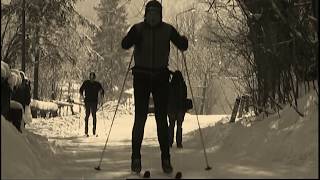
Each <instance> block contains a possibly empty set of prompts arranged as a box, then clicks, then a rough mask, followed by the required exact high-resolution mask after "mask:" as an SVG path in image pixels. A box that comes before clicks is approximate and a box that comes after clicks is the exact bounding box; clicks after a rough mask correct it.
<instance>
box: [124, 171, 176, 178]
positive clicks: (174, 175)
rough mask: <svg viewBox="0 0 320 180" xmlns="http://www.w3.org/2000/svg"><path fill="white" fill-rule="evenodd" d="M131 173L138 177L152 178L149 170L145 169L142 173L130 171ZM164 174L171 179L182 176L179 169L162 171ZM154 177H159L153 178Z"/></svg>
mask: <svg viewBox="0 0 320 180" xmlns="http://www.w3.org/2000/svg"><path fill="white" fill-rule="evenodd" d="M131 174H134V175H137V176H138V178H139V179H154V178H152V175H151V173H150V171H148V170H146V171H145V172H144V173H136V172H131ZM164 175H165V176H167V177H169V178H171V179H181V178H182V173H181V172H180V171H178V172H176V173H170V174H167V173H164ZM127 179H136V178H127ZM155 179H161V177H158V178H155Z"/></svg>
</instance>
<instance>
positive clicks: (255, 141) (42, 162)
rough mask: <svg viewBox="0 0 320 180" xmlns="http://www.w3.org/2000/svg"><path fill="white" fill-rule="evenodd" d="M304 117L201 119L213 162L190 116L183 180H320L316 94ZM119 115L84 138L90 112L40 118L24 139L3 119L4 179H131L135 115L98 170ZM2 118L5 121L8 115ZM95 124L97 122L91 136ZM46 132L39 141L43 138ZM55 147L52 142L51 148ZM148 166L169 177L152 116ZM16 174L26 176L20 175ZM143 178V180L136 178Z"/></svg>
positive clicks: (176, 157) (123, 124)
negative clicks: (164, 172) (208, 167)
mask: <svg viewBox="0 0 320 180" xmlns="http://www.w3.org/2000/svg"><path fill="white" fill-rule="evenodd" d="M298 103H299V111H300V112H302V113H303V114H304V116H303V117H301V116H299V115H298V114H297V113H296V111H295V110H294V109H293V108H292V107H290V106H289V105H287V106H285V107H284V108H283V109H282V110H281V111H280V112H279V114H277V113H276V114H273V115H270V116H269V117H266V116H264V115H263V114H261V115H260V116H258V117H248V118H244V119H242V120H239V119H238V120H236V122H235V123H227V122H228V120H229V116H226V115H205V116H199V121H200V125H201V127H202V132H203V135H204V141H205V145H206V152H207V154H208V160H209V165H210V166H211V167H212V170H210V171H205V170H204V169H205V167H206V164H205V161H204V154H203V149H202V146H201V141H200V137H199V131H198V126H197V121H196V117H195V116H194V115H190V114H187V115H186V118H185V122H184V124H183V146H184V148H183V149H177V148H176V145H175V144H174V146H173V148H172V149H171V161H172V165H173V167H174V171H175V172H177V171H181V172H182V173H183V178H211V179H212V178H317V177H318V176H319V174H318V173H319V171H318V167H319V162H318V159H319V154H318V152H319V149H318V147H319V143H318V140H319V129H318V124H319V120H318V119H319V111H318V96H317V94H316V93H315V92H310V93H308V94H306V95H305V96H303V97H302V98H300V99H299V101H298ZM113 113H114V112H113V111H112V110H108V109H105V110H104V111H99V112H98V113H97V118H98V122H97V133H98V134H99V137H93V136H90V137H89V138H87V137H84V120H83V114H80V115H75V116H65V117H57V118H50V119H34V120H33V122H32V123H31V124H30V125H28V126H27V127H26V129H27V131H25V133H23V134H20V133H18V132H17V131H16V129H15V128H14V127H13V126H12V124H10V123H9V122H7V121H6V120H2V121H1V130H2V131H1V145H2V146H1V155H2V157H4V158H1V164H2V166H1V172H4V173H3V174H4V175H1V177H3V178H22V177H24V179H25V178H44V179H52V178H53V179H74V178H75V179H125V178H127V177H132V175H131V173H130V164H131V162H130V159H131V131H132V126H133V115H132V114H130V113H127V112H123V111H120V112H119V114H118V115H117V117H116V119H115V121H114V125H113V128H112V131H111V135H110V139H109V143H108V146H107V149H106V151H105V154H104V158H103V162H102V165H101V171H96V170H95V169H94V167H96V166H97V165H98V163H99V158H100V155H101V152H102V150H103V147H104V144H105V140H106V134H107V132H108V130H109V127H110V125H111V117H112V116H113ZM1 118H2V117H1ZM91 131H92V120H91V117H90V121H89V134H90V135H92V134H91ZM36 134H39V135H36ZM48 141H49V142H50V143H48ZM141 153H142V168H143V170H150V171H151V174H152V177H155V178H157V177H158V178H169V177H168V176H165V175H164V174H163V173H162V172H161V160H160V149H159V145H158V141H157V131H156V122H155V119H154V116H152V115H151V116H148V120H147V122H146V126H145V133H144V140H143V145H142V149H141ZM16 171H19V172H20V173H19V174H17V173H16ZM133 177H135V176H133Z"/></svg>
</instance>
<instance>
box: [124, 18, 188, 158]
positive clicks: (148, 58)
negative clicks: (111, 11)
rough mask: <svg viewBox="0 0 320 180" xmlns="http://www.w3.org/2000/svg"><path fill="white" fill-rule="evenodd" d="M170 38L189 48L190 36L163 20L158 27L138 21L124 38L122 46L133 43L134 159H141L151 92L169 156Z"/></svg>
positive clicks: (160, 138)
mask: <svg viewBox="0 0 320 180" xmlns="http://www.w3.org/2000/svg"><path fill="white" fill-rule="evenodd" d="M170 41H171V42H173V44H175V45H176V46H177V47H178V48H179V49H180V50H186V49H187V48H188V40H187V38H185V37H183V36H180V35H179V33H178V32H177V31H176V29H175V28H174V27H173V26H171V25H169V24H167V23H164V22H161V23H160V24H158V25H157V26H155V27H151V26H149V25H148V24H147V23H146V22H141V23H138V24H135V25H134V26H133V27H131V29H130V31H129V32H128V34H127V36H125V37H124V39H123V40H122V48H124V49H129V48H130V47H132V46H134V61H135V66H134V67H133V69H132V74H133V88H134V102H135V117H134V126H133V129H132V156H131V158H132V159H141V154H140V149H141V143H142V140H143V134H144V126H145V122H146V120H147V114H148V104H149V96H150V93H152V96H153V100H154V108H155V118H156V123H157V133H158V141H159V144H160V149H161V158H162V159H170V152H169V142H168V139H169V137H168V122H167V103H168V89H169V75H170V74H169V69H168V61H169V52H170Z"/></svg>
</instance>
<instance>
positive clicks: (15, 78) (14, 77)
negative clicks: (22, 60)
mask: <svg viewBox="0 0 320 180" xmlns="http://www.w3.org/2000/svg"><path fill="white" fill-rule="evenodd" d="M8 83H9V86H10V88H11V89H13V88H14V87H16V86H19V85H20V84H21V83H22V79H21V76H20V71H19V70H17V69H11V72H10V75H9V77H8Z"/></svg>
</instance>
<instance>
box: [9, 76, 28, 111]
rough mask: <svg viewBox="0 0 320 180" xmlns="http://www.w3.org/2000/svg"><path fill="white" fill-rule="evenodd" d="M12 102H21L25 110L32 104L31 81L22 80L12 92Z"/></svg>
mask: <svg viewBox="0 0 320 180" xmlns="http://www.w3.org/2000/svg"><path fill="white" fill-rule="evenodd" d="M11 99H12V100H15V101H17V102H19V103H20V104H21V105H22V107H23V109H24V108H25V106H26V105H29V104H30V102H31V86H30V81H28V80H25V79H24V80H22V83H21V84H20V85H19V86H18V87H17V88H16V89H15V90H13V92H12V96H11Z"/></svg>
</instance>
